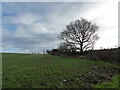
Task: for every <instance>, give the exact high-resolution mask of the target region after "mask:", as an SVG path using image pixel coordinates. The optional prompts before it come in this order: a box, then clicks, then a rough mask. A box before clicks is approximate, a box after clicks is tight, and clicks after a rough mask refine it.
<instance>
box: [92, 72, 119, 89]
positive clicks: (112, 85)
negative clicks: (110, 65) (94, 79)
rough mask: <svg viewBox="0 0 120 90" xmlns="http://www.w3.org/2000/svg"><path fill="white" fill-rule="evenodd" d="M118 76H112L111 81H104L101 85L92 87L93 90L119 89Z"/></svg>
mask: <svg viewBox="0 0 120 90" xmlns="http://www.w3.org/2000/svg"><path fill="white" fill-rule="evenodd" d="M119 78H120V75H118V74H117V75H114V76H113V77H112V81H105V82H102V83H99V84H97V85H94V86H93V87H94V88H119V82H120V79H119Z"/></svg>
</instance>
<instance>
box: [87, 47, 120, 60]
mask: <svg viewBox="0 0 120 90" xmlns="http://www.w3.org/2000/svg"><path fill="white" fill-rule="evenodd" d="M119 55H120V48H114V49H101V50H93V51H89V52H88V53H87V54H86V56H87V58H88V59H93V60H103V61H110V62H114V61H115V62H118V61H119V59H118V58H119Z"/></svg>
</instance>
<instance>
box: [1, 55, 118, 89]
mask: <svg viewBox="0 0 120 90" xmlns="http://www.w3.org/2000/svg"><path fill="white" fill-rule="evenodd" d="M2 66H3V68H2V69H3V72H2V75H3V77H2V87H3V88H82V87H85V88H89V87H94V88H96V87H98V88H99V87H100V88H101V87H104V86H103V84H104V82H106V83H107V82H108V83H109V82H111V83H112V84H110V85H113V86H110V85H109V86H108V87H112V88H118V76H119V75H117V69H116V68H117V67H118V66H117V64H115V63H109V62H104V61H94V60H82V59H79V58H68V57H60V56H53V55H45V54H43V55H42V54H14V53H13V54H10V53H4V54H3V56H2ZM114 77H115V79H114ZM112 79H114V81H113V82H112ZM102 83H103V84H102ZM106 83H105V84H106ZM101 84H102V85H101ZM106 88H107V86H106Z"/></svg>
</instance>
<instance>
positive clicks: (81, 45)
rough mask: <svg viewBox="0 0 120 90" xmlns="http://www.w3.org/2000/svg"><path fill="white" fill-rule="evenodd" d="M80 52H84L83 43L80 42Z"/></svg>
mask: <svg viewBox="0 0 120 90" xmlns="http://www.w3.org/2000/svg"><path fill="white" fill-rule="evenodd" d="M80 54H83V43H81V44H80Z"/></svg>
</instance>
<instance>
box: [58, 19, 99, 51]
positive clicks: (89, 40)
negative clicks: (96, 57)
mask: <svg viewBox="0 0 120 90" xmlns="http://www.w3.org/2000/svg"><path fill="white" fill-rule="evenodd" d="M97 30H98V26H97V25H96V24H94V23H92V22H90V21H87V20H86V19H83V18H81V19H80V20H78V19H77V20H75V21H74V22H70V23H69V25H66V28H65V29H64V31H63V32H61V33H60V35H59V38H60V39H62V40H64V41H66V42H67V43H69V44H74V45H76V46H77V47H78V48H79V50H80V52H81V53H82V52H83V51H84V50H87V49H90V48H93V46H94V43H95V41H96V40H97V39H98V38H99V37H98V35H97V34H96V31H97Z"/></svg>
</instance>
